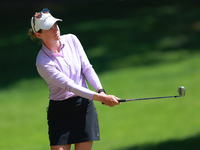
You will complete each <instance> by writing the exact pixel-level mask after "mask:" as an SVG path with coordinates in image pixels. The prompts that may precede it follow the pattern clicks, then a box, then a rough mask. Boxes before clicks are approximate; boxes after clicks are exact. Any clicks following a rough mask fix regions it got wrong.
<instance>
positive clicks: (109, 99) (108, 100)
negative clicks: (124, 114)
mask: <svg viewBox="0 0 200 150" xmlns="http://www.w3.org/2000/svg"><path fill="white" fill-rule="evenodd" d="M92 99H93V100H97V101H100V102H102V103H103V104H104V105H107V106H109V107H114V106H115V105H119V104H120V103H119V102H118V100H120V98H118V97H116V96H114V95H106V94H99V93H95V94H94V95H93V98H92Z"/></svg>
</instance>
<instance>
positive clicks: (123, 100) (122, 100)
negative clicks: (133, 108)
mask: <svg viewBox="0 0 200 150" xmlns="http://www.w3.org/2000/svg"><path fill="white" fill-rule="evenodd" d="M118 102H120V103H121V102H126V100H125V99H120V100H118Z"/></svg>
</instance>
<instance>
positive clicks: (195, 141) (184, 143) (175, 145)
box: [113, 134, 200, 150]
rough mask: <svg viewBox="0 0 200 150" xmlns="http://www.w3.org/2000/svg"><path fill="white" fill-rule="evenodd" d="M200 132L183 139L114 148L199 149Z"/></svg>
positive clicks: (133, 149)
mask: <svg viewBox="0 0 200 150" xmlns="http://www.w3.org/2000/svg"><path fill="white" fill-rule="evenodd" d="M199 141H200V134H198V135H196V136H193V137H188V138H186V139H182V140H169V141H165V142H161V143H158V144H144V145H134V146H131V147H121V148H118V149H113V150H199V149H200V143H199Z"/></svg>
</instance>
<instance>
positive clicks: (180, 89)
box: [118, 86, 185, 102]
mask: <svg viewBox="0 0 200 150" xmlns="http://www.w3.org/2000/svg"><path fill="white" fill-rule="evenodd" d="M177 91H178V94H179V95H176V96H163V97H149V98H136V99H121V100H118V101H119V102H129V101H138V100H148V99H162V98H177V97H184V96H185V87H184V86H180V87H179V88H178V89H177Z"/></svg>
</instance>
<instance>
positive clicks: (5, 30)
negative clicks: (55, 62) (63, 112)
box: [0, 0, 200, 150]
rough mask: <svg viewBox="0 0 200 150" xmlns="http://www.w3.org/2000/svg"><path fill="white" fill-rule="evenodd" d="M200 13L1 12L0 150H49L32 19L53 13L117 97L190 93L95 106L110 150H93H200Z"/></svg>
mask: <svg viewBox="0 0 200 150" xmlns="http://www.w3.org/2000/svg"><path fill="white" fill-rule="evenodd" d="M199 6H200V5H199V3H198V1H189V0H184V1H179V0H174V1H158V0H151V1H148V0H112V1H111V0H107V1H106V0H101V1H100V0H96V1H88V0H87V1H85V0H82V1H81V0H74V1H69V0H68V1H61V0H57V1H39V0H36V1H23V0H16V1H10V0H8V1H2V2H0V13H1V15H0V19H1V34H0V50H1V59H0V68H1V73H0V119H1V121H0V138H1V140H0V149H1V150H11V149H12V150H19V149H20V150H35V149H37V150H47V149H49V141H48V134H47V121H46V111H45V110H46V107H47V105H48V89H47V85H46V83H45V82H44V81H43V79H42V78H41V77H40V76H39V75H38V73H37V71H36V67H35V59H36V56H37V53H38V51H39V50H40V47H41V45H40V44H39V43H38V42H37V41H36V42H33V41H32V40H31V39H30V37H29V36H28V35H27V33H28V29H29V28H30V19H31V17H32V16H33V15H34V13H35V12H36V11H40V10H42V9H43V8H46V7H48V8H49V9H50V11H51V13H52V14H53V16H54V17H57V18H61V19H63V22H59V23H58V25H59V27H60V30H61V34H67V33H72V34H75V35H76V36H77V37H78V38H79V40H80V41H81V43H82V45H83V47H84V49H85V51H86V53H87V55H88V58H89V60H90V62H91V63H92V65H93V67H94V69H95V70H96V72H97V74H98V75H99V78H100V80H101V82H102V84H103V86H104V88H105V89H106V91H107V93H108V94H114V95H116V96H118V97H120V98H141V97H153V96H171V95H176V94H178V93H177V92H176V89H177V88H178V87H179V86H181V85H183V86H185V88H186V96H185V97H183V98H177V99H162V100H149V101H137V102H129V103H122V104H121V105H119V106H116V107H114V108H109V107H106V106H103V105H101V103H98V102H95V105H96V108H97V111H98V115H99V123H100V132H101V140H100V141H98V142H94V146H93V150H102V149H103V150H198V149H200V144H199V140H200V128H199V127H200V120H199V116H198V115H199V113H200V109H199V107H200V102H199V85H200V78H199V76H200V69H199V65H200V59H199V57H200V51H199V46H200V44H199V31H200V19H199V16H200V7H199ZM90 89H92V90H93V88H92V87H91V86H90Z"/></svg>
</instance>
